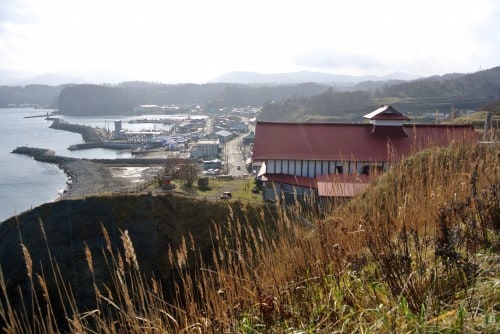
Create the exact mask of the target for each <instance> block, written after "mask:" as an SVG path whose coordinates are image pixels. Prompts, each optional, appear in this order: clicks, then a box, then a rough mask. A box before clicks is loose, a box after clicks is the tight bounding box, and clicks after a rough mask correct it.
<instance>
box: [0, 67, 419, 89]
mask: <svg viewBox="0 0 500 334" xmlns="http://www.w3.org/2000/svg"><path fill="white" fill-rule="evenodd" d="M418 78H419V77H418V76H415V75H411V74H408V73H402V72H396V73H391V74H388V75H385V76H374V75H364V76H354V75H342V74H330V73H321V72H310V71H301V72H292V73H267V74H263V73H256V72H241V71H240V72H229V73H226V74H223V75H221V76H219V77H217V78H215V79H213V80H210V81H209V82H208V83H238V84H276V85H279V84H297V83H306V82H315V83H321V84H329V83H336V84H345V85H355V84H358V83H360V82H365V81H389V80H403V81H409V80H413V79H418ZM129 80H130V78H127V77H125V76H121V75H118V74H116V73H105V72H99V73H86V74H71V73H64V72H50V73H42V74H34V73H30V72H26V71H13V70H7V69H0V86H26V85H49V86H59V85H63V84H70V83H71V84H84V83H88V84H92V83H93V84H101V83H110V84H117V83H120V82H124V81H129Z"/></svg>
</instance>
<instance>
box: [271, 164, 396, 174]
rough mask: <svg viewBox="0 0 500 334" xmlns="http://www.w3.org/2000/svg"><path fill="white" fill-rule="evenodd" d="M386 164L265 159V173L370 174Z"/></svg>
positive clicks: (383, 168)
mask: <svg viewBox="0 0 500 334" xmlns="http://www.w3.org/2000/svg"><path fill="white" fill-rule="evenodd" d="M386 165H387V164H386V163H373V162H366V161H321V160H267V161H266V173H269V174H280V173H283V174H288V175H296V176H303V177H310V178H314V177H316V176H318V175H325V174H333V173H338V174H343V173H349V174H353V173H360V174H370V173H371V172H372V171H373V169H374V168H375V169H376V170H377V171H379V172H381V171H384V170H386V168H387V166H386Z"/></svg>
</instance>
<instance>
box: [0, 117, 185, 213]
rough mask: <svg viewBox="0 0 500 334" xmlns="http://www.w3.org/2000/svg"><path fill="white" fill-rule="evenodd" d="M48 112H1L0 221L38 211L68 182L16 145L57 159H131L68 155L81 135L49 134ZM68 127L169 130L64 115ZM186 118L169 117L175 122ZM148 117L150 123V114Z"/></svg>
mask: <svg viewBox="0 0 500 334" xmlns="http://www.w3.org/2000/svg"><path fill="white" fill-rule="evenodd" d="M51 111H52V110H46V109H34V108H0V119H1V121H0V222H2V221H4V220H6V219H7V218H9V217H12V216H14V215H16V214H19V213H22V212H24V211H26V210H29V209H31V208H34V207H36V206H39V205H41V204H43V203H47V202H51V201H54V200H56V199H57V198H58V196H59V194H60V193H61V192H62V191H63V190H64V188H65V187H66V182H67V177H66V175H65V174H64V173H63V171H61V170H60V169H59V168H58V167H57V166H55V165H53V164H47V163H42V162H38V161H35V160H33V159H32V158H30V157H27V156H24V155H19V154H13V153H11V152H12V151H13V150H14V149H15V148H16V147H18V146H29V147H37V148H45V149H51V150H54V151H55V153H56V154H57V155H62V156H68V157H75V158H88V159H93V158H104V159H116V158H130V157H131V156H132V155H131V153H130V151H127V150H123V151H122V150H111V149H104V148H95V149H90V150H79V151H70V150H68V147H69V146H71V145H74V144H79V143H83V140H82V137H81V135H80V134H77V133H72V132H67V131H63V130H55V129H51V128H50V125H51V124H52V121H47V120H45V118H44V117H35V118H25V117H27V116H28V117H30V116H43V115H45V114H46V113H47V112H51ZM56 117H59V118H61V119H64V120H65V121H67V122H69V123H74V124H81V125H90V126H94V127H101V128H106V129H109V130H111V131H113V130H114V121H115V120H122V127H123V129H125V130H127V131H141V130H158V131H160V130H168V129H169V125H168V124H167V125H163V124H153V123H134V124H130V123H128V121H130V120H134V119H141V118H145V117H146V116H98V117H96V116H91V117H81V116H65V115H58V116H56ZM186 117H187V116H185V115H175V116H169V118H171V119H175V120H179V119H183V118H186ZM147 118H149V119H152V118H154V117H152V115H148V116H147Z"/></svg>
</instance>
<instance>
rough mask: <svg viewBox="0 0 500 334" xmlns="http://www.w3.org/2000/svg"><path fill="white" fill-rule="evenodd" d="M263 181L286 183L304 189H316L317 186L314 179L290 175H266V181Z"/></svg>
mask: <svg viewBox="0 0 500 334" xmlns="http://www.w3.org/2000/svg"><path fill="white" fill-rule="evenodd" d="M263 181H266V182H275V183H284V184H291V185H294V186H299V187H304V188H316V184H315V182H314V179H312V178H310V177H303V176H295V175H289V174H282V173H279V174H266V175H265V179H263Z"/></svg>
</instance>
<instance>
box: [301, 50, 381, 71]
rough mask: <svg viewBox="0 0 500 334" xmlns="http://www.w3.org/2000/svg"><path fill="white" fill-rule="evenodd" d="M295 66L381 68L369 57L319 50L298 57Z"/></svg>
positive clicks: (379, 64)
mask: <svg viewBox="0 0 500 334" xmlns="http://www.w3.org/2000/svg"><path fill="white" fill-rule="evenodd" d="M295 64H296V65H299V66H304V67H311V68H322V69H326V68H337V67H343V68H345V67H355V68H362V69H372V68H376V67H379V66H381V63H380V62H379V61H378V60H377V59H376V58H374V57H372V56H370V55H361V54H347V53H335V52H331V51H326V50H321V51H316V52H313V53H309V54H307V55H304V56H301V57H298V58H297V59H296V61H295Z"/></svg>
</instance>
